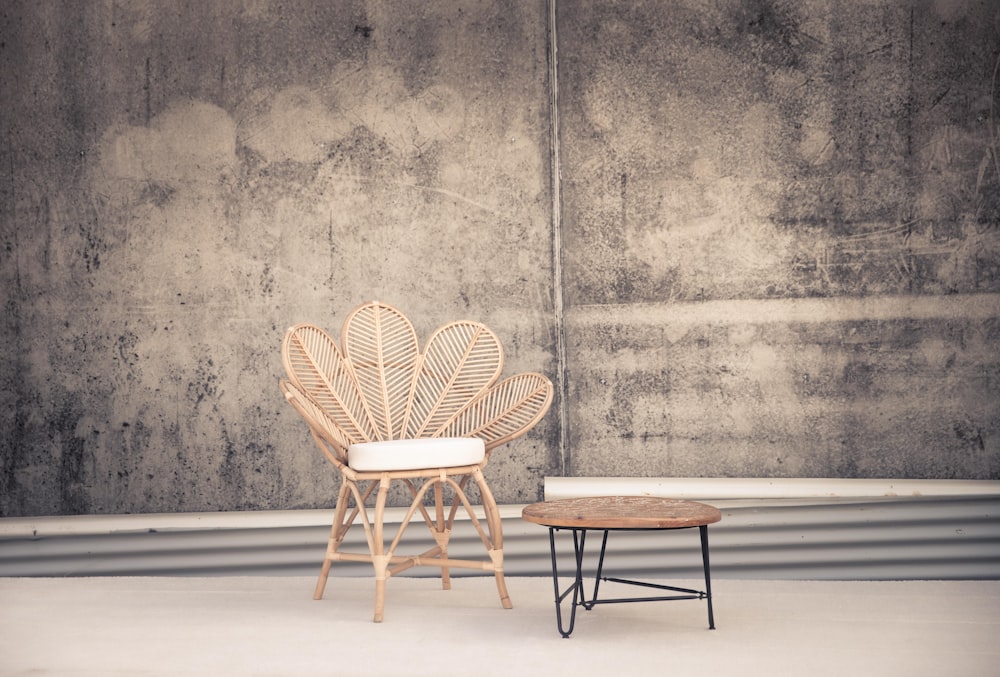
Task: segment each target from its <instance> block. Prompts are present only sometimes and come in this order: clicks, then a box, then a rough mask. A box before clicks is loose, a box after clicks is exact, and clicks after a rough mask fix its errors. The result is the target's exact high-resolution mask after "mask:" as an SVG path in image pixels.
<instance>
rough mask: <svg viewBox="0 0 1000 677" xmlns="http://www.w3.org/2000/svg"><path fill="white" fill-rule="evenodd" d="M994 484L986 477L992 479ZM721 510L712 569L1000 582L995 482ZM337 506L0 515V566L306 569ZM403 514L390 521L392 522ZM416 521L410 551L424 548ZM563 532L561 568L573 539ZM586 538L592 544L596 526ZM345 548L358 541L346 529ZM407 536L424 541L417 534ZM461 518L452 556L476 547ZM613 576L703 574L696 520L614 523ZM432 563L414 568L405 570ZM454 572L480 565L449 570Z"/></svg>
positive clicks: (523, 546) (111, 571) (531, 564)
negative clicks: (675, 526) (652, 526)
mask: <svg viewBox="0 0 1000 677" xmlns="http://www.w3.org/2000/svg"><path fill="white" fill-rule="evenodd" d="M995 484H997V483H994V485H995ZM714 504H715V505H717V506H718V507H719V508H720V509H721V510H722V513H723V518H722V521H721V522H720V523H718V524H715V525H712V526H711V527H710V529H709V539H710V545H711V559H712V574H713V576H714V577H716V578H747V579H764V578H766V579H799V580H821V579H826V580H904V579H1000V493H997V492H992V493H991V492H987V493H985V494H983V495H972V494H966V495H950V496H947V495H943V496H942V495H938V496H933V495H932V496H907V497H906V498H901V497H881V498H878V497H853V498H823V499H816V498H805V499H803V498H794V497H787V498H777V497H771V498H766V499H757V498H743V499H739V498H732V497H731V498H728V499H720V500H715V501H714ZM521 508H522V506H513V505H509V506H502V508H501V509H502V511H503V515H504V555H505V560H504V569H505V571H506V573H507V575H509V576H547V575H549V573H550V571H551V563H550V556H549V544H548V530H547V529H545V528H544V527H541V526H539V525H536V524H529V523H526V522H524V521H522V520H521V519H520V511H521ZM332 513H333V511H332V510H330V511H326V510H308V511H287V512H286V511H279V512H251V513H218V514H194V515H192V514H177V515H125V516H89V517H60V518H36V519H32V518H17V519H5V520H0V576H140V575H142V576H148V575H153V576H194V575H198V576H216V575H220V576H221V575H226V576H233V575H283V576H284V575H305V576H311V575H314V574H316V573H317V572H318V569H319V563H320V560H321V559H322V556H323V551H324V547H325V541H326V537H327V533H328V530H329V526H328V520H329V519H331V518H332ZM400 514H401V512H400V511H393V512H392V513H391V516H390V518H391V519H395V520H398V519H399V516H400ZM426 533H427V532H426V530H423V529H422V528H421V527H420V525H418V524H414V525H412V527H411V528H410V530H409V531H408V532H407V539H409V542H410V543H413V544H414V547H413V548H411V550H412V551H414V552H416V551H418V550H420V549H424V548H425V547H430V546H431V544H432V541H431V539H430V538H428V537H425V536H424V534H426ZM569 538H570V536H569V535H568V533H566V532H563V533H559V534H557V539H558V540H557V544H559V545H560V552H561V555H560V557H561V558H562V560H563V563H561V565H560V566H568V565H569V563H568V561H565V560H566V558H567V557H568V553H569V552H570V551H571V550H572V545H571V543H570V541H569ZM591 538H592V543H593V545H594V546H595V547H596V546H597V545H598V543H599V541H598V540H597V537H596V535H592V537H591ZM347 541H348V543H349V544H350V546H351V547H354V548H360V549H362V550H363V549H364V542H363V532H362V531H361V529H360V528H358V529H354V530H352V533H351V534H350V535H349V537H348V539H347ZM415 541H420V542H419V543H415ZM481 551H482V544H481V543H480V541H479V539H478V537H477V536H476V534H475V531H474V530H473V529H472V527H471V525H470V524H469V523H468V522H467V521H463V522H459V523H458V524H457V525H456V528H455V533H454V535H453V541H452V545H451V553H452V555H453V556H455V557H459V558H475V557H479V556H480V554H481ZM607 566H608V567H610V568H611V569H612V570H613V573H614V574H623V575H624V574H628V575H632V576H640V577H641V576H643V575H649V576H657V577H677V578H697V577H698V576H700V574H701V569H700V566H701V562H700V552H699V549H698V534H697V530H683V531H681V532H676V533H665V532H614V533H613V534H612V535H611V537H610V540H609V559H608V561H607ZM370 574H371V569H370V567H369V566H367V565H363V564H346V563H344V564H337V565H335V566H334V568H333V570H332V575H334V576H368V575H370ZM433 574H434V570H433V569H412V570H410V571H409V572H407V575H424V576H430V575H433ZM453 575H456V576H461V575H481V574H478V573H476V572H473V571H461V570H456V571H455V572H454V574H453Z"/></svg>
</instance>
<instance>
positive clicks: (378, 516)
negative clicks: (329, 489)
mask: <svg viewBox="0 0 1000 677" xmlns="http://www.w3.org/2000/svg"><path fill="white" fill-rule="evenodd" d="M391 482H392V480H391V479H389V477H388V476H383V477H382V478H381V479H380V480H379V486H378V497H377V498H376V499H375V523H374V524H373V527H374V535H373V537H372V566H373V567H374V568H375V615H374V618H373V619H372V620H374V621H375V622H376V623H381V622H382V618H383V616H384V615H385V580H386V577H387V575H388V569H389V557H387V556H386V555H385V541H384V540H383V536H384V534H383V527H384V522H385V503H386V499H387V498H388V496H389V485H390V484H391Z"/></svg>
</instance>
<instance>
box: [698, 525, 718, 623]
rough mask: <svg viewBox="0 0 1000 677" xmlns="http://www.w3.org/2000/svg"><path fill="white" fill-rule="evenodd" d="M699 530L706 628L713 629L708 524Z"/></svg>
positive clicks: (713, 617)
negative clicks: (705, 604) (706, 607)
mask: <svg viewBox="0 0 1000 677" xmlns="http://www.w3.org/2000/svg"><path fill="white" fill-rule="evenodd" d="M698 531H700V532H701V562H702V565H703V566H704V567H705V601H706V602H708V629H709V630H715V614H713V613H712V574H711V573H710V570H711V567H710V566H709V564H708V525H705V524H703V525H701V526H700V527H698Z"/></svg>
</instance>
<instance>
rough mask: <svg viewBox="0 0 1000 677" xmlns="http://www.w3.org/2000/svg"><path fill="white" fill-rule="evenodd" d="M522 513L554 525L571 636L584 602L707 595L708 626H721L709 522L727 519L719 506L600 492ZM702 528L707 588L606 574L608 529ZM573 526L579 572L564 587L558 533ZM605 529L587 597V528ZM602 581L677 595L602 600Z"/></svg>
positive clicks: (559, 600)
mask: <svg viewBox="0 0 1000 677" xmlns="http://www.w3.org/2000/svg"><path fill="white" fill-rule="evenodd" d="M521 517H522V518H523V519H524V520H525V521H528V522H534V523H535V524H541V525H543V526H546V527H548V528H549V547H550V549H551V553H552V583H553V588H554V590H555V598H556V599H555V604H556V624H557V626H558V628H559V633H560V634H561V635H562V636H563V637H569V636H570V633H572V632H573V626H574V625H575V623H576V608H577V607H578V606H582V607H583V608H584V609H586V610H588V611H589V610H590V609H592V608H594V606H596V605H598V604H616V603H622V602H660V601H673V600H681V599H704V600H705V601H706V602H707V604H708V627H709V629H712V630H714V629H715V616H714V615H713V613H712V581H711V574H710V567H709V561H708V525H709V524H714V523H715V522H718V521H719V520H721V519H722V513H720V512H719V509H718V508H716V507H714V506H711V505H707V504H705V503H698V502H696V501H682V500H678V499H673V498H655V497H651V496H595V497H586V498H567V499H561V500H557V501H543V502H540V503H532V504H531V505H529V506H527V507H525V508H524V510H523V511H522V512H521ZM693 527H698V530H699V531H700V533H701V558H702V565H703V567H704V570H705V590H703V591H702V590H690V589H688V588H678V587H674V586H670V585H661V584H654V583H646V582H641V581H633V580H627V579H622V578H609V577H606V576H603V575H602V574H603V569H604V554H605V551H606V550H607V545H608V532H610V531H617V530H671V529H690V528H693ZM563 529H568V530H571V531H572V532H573V551H574V556H575V561H576V575H575V577H574V581H573V583H572V584H571V585H570V586H569V587H568V588H566V590H561V589H560V587H559V567H558V564H557V561H556V541H555V532H556V531H560V530H563ZM588 530H590V531H603V532H604V536H603V538H602V541H601V554H600V557H599V559H598V564H597V575H596V576H595V579H594V594H593V596H592V597H591V598H590V599H587V598H586V594H585V593H584V589H583V555H584V547H585V545H586V538H587V531H588ZM601 581H608V582H612V583H623V584H626V585H636V586H642V587H644V588H653V589H657V590H667V591H670V592H674V593H679V594H675V595H667V596H662V595H661V596H657V597H626V598H618V599H598V591H599V588H600V584H601ZM571 592H572V593H573V601H572V604H571V606H570V619H569V627H568V628H566V629H564V628H563V619H562V604H563V601H564V600H565V599H566V597H568V596H569V594H570V593H571Z"/></svg>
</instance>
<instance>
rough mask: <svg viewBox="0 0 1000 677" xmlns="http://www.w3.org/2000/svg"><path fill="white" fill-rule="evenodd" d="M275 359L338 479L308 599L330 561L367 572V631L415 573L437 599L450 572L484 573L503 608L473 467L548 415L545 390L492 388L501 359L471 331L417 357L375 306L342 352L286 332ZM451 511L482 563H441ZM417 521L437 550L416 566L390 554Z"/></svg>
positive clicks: (514, 379) (488, 334) (494, 527)
mask: <svg viewBox="0 0 1000 677" xmlns="http://www.w3.org/2000/svg"><path fill="white" fill-rule="evenodd" d="M282 360H283V363H284V367H285V371H286V373H287V375H288V379H287V380H283V381H281V383H280V387H281V390H282V392H283V393H284V395H285V397H286V398H287V400H288V401H289V402H290V403H291V404H292V406H293V407H295V409H296V410H297V411H298V412H299V413H300V414H301V415H302V416H303V418H305V420H306V421H307V422H308V423H309V429H310V431H311V433H312V437H313V439H314V440H315V442H316V444H317V445H318V446H319V448H320V449H321V450H322V451H323V453H324V454H325V455H326V457H327V458H328V459H329V460H330V462H332V463H333V464H334V465H335V466H336V467H337V468H338V469H339V471H340V476H341V483H340V491H339V494H338V496H337V504H336V509H335V513H334V518H333V527H332V529H331V532H330V539H329V542H328V545H327V550H326V556H325V558H324V559H323V566H322V569H321V571H320V575H319V580H318V581H317V583H316V590H315V594H314V598H315V599H321V598H322V597H323V591H324V589H325V587H326V581H327V577H328V576H329V573H330V566H331V565H332V564H333V563H334V562H342V561H347V562H371V564H372V566H373V567H374V569H375V618H374V620H375V621H376V622H381V621H382V618H383V613H384V609H385V585H386V580H387V579H388V578H391V577H392V576H394V575H396V574H399V573H401V572H403V571H406V570H407V569H409V568H411V567H414V566H434V567H440V569H441V579H442V586H443V587H444V588H445V589H448V588H450V587H451V581H450V574H449V569H451V568H470V569H476V570H479V571H490V572H493V575H494V576H495V578H496V584H497V590H498V592H499V594H500V603H501V605H502V606H503V607H504V608H505V609H509V608H511V602H510V597H509V596H508V594H507V586H506V584H505V583H504V577H503V534H502V529H501V522H500V514H499V511H498V510H497V505H496V501H495V500H494V498H493V494H492V493H491V492H490V489H489V486H488V485H487V483H486V479H485V477H484V475H483V468H484V467H485V465H486V462H487V460H488V459H489V455H490V452H491V451H492V450H493V449H494V448H496V447H497V446H499V445H501V444H504V443H506V442H509V441H510V440H512V439H514V438H516V437H518V436H520V435H522V434H524V433H525V432H527V431H528V430H529V429H530V428H532V427H533V426H534V425H535V424H536V423H538V421H539V420H540V419H541V418H542V417H543V416H544V415H545V413H546V412H547V411H548V408H549V406H550V404H551V403H552V392H553V391H552V383H551V382H550V381H549V379H548V378H546V377H545V376H543V375H541V374H536V373H524V374H518V375H517V376H511V377H509V378H507V379H505V380H503V381H500V382H497V380H498V378H499V377H500V373H501V370H502V368H503V349H502V347H501V345H500V341H499V340H498V339H497V337H496V335H495V334H494V333H493V332H492V331H490V330H489V328H487V327H486V326H485V325H483V324H480V323H478V322H472V321H459V322H451V323H449V324H446V325H444V326H443V327H441V328H440V329H438V330H437V331H435V332H434V333H433V334H432V335H431V337H430V338H429V339H428V341H427V344H426V346H425V347H424V349H423V350H420V349H419V346H418V342H417V336H416V333H415V331H414V329H413V325H412V324H411V323H410V321H409V320H408V319H406V317H405V316H404V315H403V314H402V313H400V312H399V311H398V310H397V309H396V308H393V307H392V306H389V305H386V304H383V303H379V302H377V301H373V302H370V303H365V304H362V305H360V306H358V307H357V308H355V309H354V310H352V311H351V312H350V313H349V314H348V315H347V317H346V318H345V320H344V324H343V329H342V333H341V345H340V346H338V345H337V343H336V341H335V340H334V339H333V338H332V337H330V335H329V334H327V333H326V332H324V331H323V330H322V329H320V328H319V327H317V326H315V325H311V324H299V325H295V326H293V327H291V328H290V329H289V330H288V331H287V333H286V334H285V338H284V340H283V342H282ZM470 478H471V479H472V480H473V481H474V482H475V484H476V486H477V487H478V490H479V496H480V499H481V501H482V512H483V514H484V516H485V522H486V529H484V528H483V525H482V523H481V520H480V518H479V517H478V516H477V514H476V510H475V509H474V507H473V505H472V504H471V502H470V500H469V498H468V496H467V495H466V488H467V485H468V482H469V479H470ZM394 482H398V483H401V485H402V486H403V487H405V492H404V494H403V495H408V496H409V497H410V498H411V499H412V502H411V503H410V505H409V508H408V510H407V511H406V513H405V516H404V517H403V520H402V522H401V523H400V525H399V527H398V529H397V531H396V534H395V536H394V538H393V539H392V541H391V542H390V543H389V544H388V545H386V539H385V536H386V535H385V534H384V528H385V524H384V522H385V512H386V504H387V498H388V496H389V489H390V486H391V485H392V484H393V483H394ZM373 494H374V497H373ZM446 499H447V500H446ZM372 503H373V504H374V505H372ZM460 506H461V507H462V508H464V509H465V511H466V513H467V514H468V515H469V519H470V521H471V523H472V525H473V526H474V527H475V529H476V531H477V532H478V534H479V537H480V539H482V542H483V544H484V545H485V547H486V551H487V553H488V555H489V559H486V560H464V559H451V558H450V557H449V556H448V540H449V537H450V536H451V531H452V526H453V524H454V521H455V518H456V515H457V514H458V510H459V507H460ZM431 512H433V515H432V514H431ZM417 513H419V514H420V515H421V517H422V518H423V520H424V522H425V523H426V524H427V527H428V528H429V529H430V532H431V534H432V536H433V538H434V541H435V544H436V545H435V546H434V547H433V548H431V549H430V550H428V551H426V552H423V553H420V554H417V555H403V554H398V553H397V546H399V545H400V543H401V539H402V536H403V533H404V531H405V530H406V528H407V526H408V525H409V523H410V521H411V519H412V518H413V517H414V516H415V515H416V514H417ZM359 518H360V520H359ZM358 521H360V523H361V526H362V527H363V529H364V535H365V539H366V541H367V544H368V552H344V551H342V550H341V546H342V545H343V543H344V537H345V536H346V535H347V532H348V530H349V529H350V528H351V526H352V525H354V524H355V523H356V522H358Z"/></svg>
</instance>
